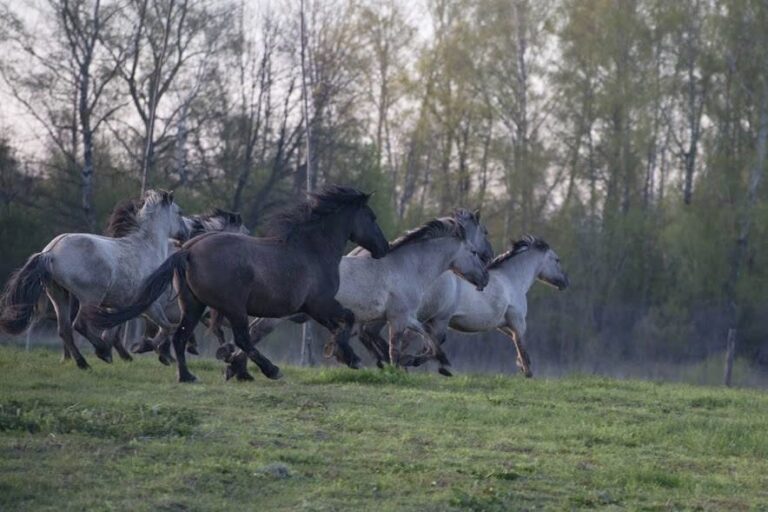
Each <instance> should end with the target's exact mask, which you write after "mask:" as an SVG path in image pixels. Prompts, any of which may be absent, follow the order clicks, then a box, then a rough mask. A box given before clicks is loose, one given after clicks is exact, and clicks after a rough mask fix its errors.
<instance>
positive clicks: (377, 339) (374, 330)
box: [357, 321, 389, 368]
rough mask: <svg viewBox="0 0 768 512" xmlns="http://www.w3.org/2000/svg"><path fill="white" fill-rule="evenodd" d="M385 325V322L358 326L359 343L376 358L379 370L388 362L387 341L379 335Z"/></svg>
mask: <svg viewBox="0 0 768 512" xmlns="http://www.w3.org/2000/svg"><path fill="white" fill-rule="evenodd" d="M386 324H387V323H386V321H384V322H382V321H374V322H368V323H366V324H363V325H361V326H360V331H359V332H358V335H357V336H358V338H359V339H360V343H362V344H363V346H364V347H365V348H366V349H368V352H370V353H371V355H372V356H373V357H375V358H376V366H377V367H379V368H384V365H385V364H386V363H388V362H389V350H388V349H387V341H386V340H385V339H384V338H382V337H381V336H380V335H379V332H381V328H382V327H384V326H385V325H386Z"/></svg>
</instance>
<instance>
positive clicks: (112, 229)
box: [102, 200, 250, 365]
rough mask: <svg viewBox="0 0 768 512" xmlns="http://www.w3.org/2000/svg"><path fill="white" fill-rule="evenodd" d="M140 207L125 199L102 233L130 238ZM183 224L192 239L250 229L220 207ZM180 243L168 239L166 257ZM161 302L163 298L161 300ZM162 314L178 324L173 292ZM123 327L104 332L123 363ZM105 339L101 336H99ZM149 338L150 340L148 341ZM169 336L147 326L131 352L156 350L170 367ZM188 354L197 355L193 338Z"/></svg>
mask: <svg viewBox="0 0 768 512" xmlns="http://www.w3.org/2000/svg"><path fill="white" fill-rule="evenodd" d="M139 208H140V202H139V201H136V200H127V201H123V202H122V203H119V204H118V205H117V206H116V207H115V208H114V209H113V211H112V214H111V215H110V217H109V221H108V223H107V228H106V230H105V233H104V234H105V235H106V236H111V237H113V238H122V237H124V236H127V235H129V234H130V233H131V232H132V230H133V229H134V228H135V226H136V223H137V221H136V213H137V212H138V210H139ZM182 219H183V221H184V224H185V225H186V226H187V229H188V238H194V237H196V236H198V235H201V234H203V233H207V232H209V231H223V232H228V233H242V234H244V235H247V234H250V230H249V229H248V228H247V227H245V226H244V225H243V219H242V216H241V215H240V214H239V213H237V212H230V211H227V210H223V209H221V208H215V209H213V210H211V211H210V212H207V213H203V214H196V215H191V216H182ZM180 242H183V240H182V241H179V240H175V239H170V240H169V241H168V254H173V253H174V252H176V251H177V250H178V249H179V248H180ZM160 300H163V299H160ZM164 300H165V303H164V306H163V307H164V311H165V315H166V317H167V318H168V320H169V321H170V322H172V323H173V324H178V323H179V322H180V321H181V311H180V310H179V308H178V305H177V302H176V300H175V295H174V294H173V293H172V291H169V293H167V294H166V296H165V299H164ZM124 328H125V326H124V325H122V326H119V327H117V328H116V329H114V330H112V331H110V332H109V333H105V334H106V335H107V336H108V337H109V340H110V342H111V344H112V346H113V347H114V348H115V349H116V350H117V352H118V354H119V355H120V357H121V358H122V359H124V360H131V356H130V354H129V353H128V351H127V350H126V349H125V347H124V346H123V343H122V334H123V330H124ZM102 338H104V335H102ZM148 338H151V339H148ZM169 345H170V340H169V333H168V332H167V331H165V330H161V329H160V327H159V326H158V325H157V324H154V323H151V321H150V323H148V324H147V325H146V328H145V336H143V337H142V339H141V340H140V341H139V342H138V343H135V344H134V345H133V347H132V348H131V351H132V352H134V353H144V352H150V351H153V350H157V351H158V353H159V359H160V362H161V363H163V364H166V365H167V364H170V363H171V361H172V360H173V358H172V357H170V351H169V348H170V347H169ZM187 352H189V353H190V354H197V353H198V352H197V342H196V340H195V338H194V336H193V337H192V338H191V340H190V344H189V345H188V347H187Z"/></svg>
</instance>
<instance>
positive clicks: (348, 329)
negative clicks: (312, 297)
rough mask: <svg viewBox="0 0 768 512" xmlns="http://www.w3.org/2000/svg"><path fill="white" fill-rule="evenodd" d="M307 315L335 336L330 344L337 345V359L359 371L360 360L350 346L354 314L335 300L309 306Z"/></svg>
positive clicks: (335, 352)
mask: <svg viewBox="0 0 768 512" xmlns="http://www.w3.org/2000/svg"><path fill="white" fill-rule="evenodd" d="M307 314H308V315H309V316H311V317H312V318H313V319H315V320H316V321H317V322H318V323H319V324H320V325H322V326H323V327H325V328H326V329H328V330H329V331H331V334H333V338H334V339H333V341H332V342H330V343H334V344H335V348H334V355H335V356H336V359H337V360H339V361H341V362H342V363H344V364H346V365H347V366H349V367H350V368H353V369H359V368H360V358H359V357H358V356H357V354H355V351H354V350H352V347H351V346H350V345H349V338H350V337H351V335H352V327H354V325H355V315H354V313H352V311H350V310H348V309H347V308H345V307H343V306H342V305H341V304H340V303H339V302H337V301H336V300H335V299H333V300H330V301H322V302H319V303H318V304H311V305H307Z"/></svg>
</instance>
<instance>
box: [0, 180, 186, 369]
mask: <svg viewBox="0 0 768 512" xmlns="http://www.w3.org/2000/svg"><path fill="white" fill-rule="evenodd" d="M136 220H137V224H136V226H135V228H134V230H133V231H132V232H131V233H130V234H129V235H127V236H125V237H123V238H110V237H105V236H100V235H92V234H85V233H66V234H63V235H59V236H57V237H56V238H54V239H53V240H52V241H51V242H50V243H49V244H48V245H47V246H46V247H45V248H44V249H43V250H42V251H41V252H39V253H37V254H34V255H32V256H31V257H30V258H29V259H28V260H27V263H26V264H25V265H24V267H22V268H21V269H20V270H19V271H17V272H15V273H14V274H13V275H12V276H11V278H10V280H9V282H8V284H7V286H6V290H5V293H4V294H3V296H2V298H0V304H2V312H0V329H2V330H4V331H6V332H8V333H11V334H19V333H21V332H23V331H24V330H26V329H27V328H28V327H29V324H30V322H31V320H32V317H33V315H34V311H35V305H36V304H37V302H38V300H39V299H40V296H41V295H42V293H43V291H45V293H46V294H47V295H48V298H49V299H50V301H51V302H52V303H53V307H54V309H55V311H56V317H57V323H58V329H59V336H61V338H62V340H63V341H64V345H65V347H66V349H67V351H68V352H69V354H70V355H71V356H72V357H73V358H74V359H75V362H76V363H77V366H78V367H79V368H82V369H86V368H88V363H87V362H86V360H85V358H84V357H83V355H82V354H81V353H80V351H79V350H78V349H77V346H76V345H75V342H74V338H73V331H72V328H73V327H74V329H75V330H76V331H77V332H79V333H80V334H82V335H83V336H85V337H86V338H87V339H88V341H90V342H91V343H92V344H93V346H94V348H95V350H96V355H97V356H98V357H99V358H100V359H102V360H104V361H106V362H111V361H112V348H111V345H110V344H109V343H108V342H105V341H104V340H102V339H101V338H100V337H99V332H98V331H96V330H94V329H92V328H91V327H90V325H89V323H88V322H87V321H85V318H84V317H85V312H86V310H88V309H89V308H93V307H96V306H99V305H102V304H103V305H105V306H111V307H115V306H120V305H122V304H126V303H129V302H130V301H131V300H133V298H134V296H135V295H136V292H137V290H138V289H139V287H140V285H141V283H142V281H143V280H144V278H145V277H146V276H148V275H150V274H151V273H152V272H153V271H154V270H155V269H156V268H157V267H158V266H159V265H160V264H161V263H162V262H163V261H164V260H165V259H166V258H167V257H168V239H169V238H182V239H185V238H187V232H188V229H187V226H186V224H185V223H184V221H183V219H182V216H181V210H180V209H179V207H178V205H176V204H175V203H174V202H173V193H172V192H165V191H155V190H150V191H147V193H146V194H145V196H144V199H143V204H142V206H141V209H140V210H139V211H138V213H137V215H136ZM72 295H74V297H75V298H76V299H77V300H78V301H79V303H80V310H79V311H78V314H77V316H76V317H75V318H74V325H73V322H72V319H71V316H70V305H71V301H70V296H72ZM150 309H151V315H152V318H153V320H154V321H155V322H156V323H157V324H158V325H161V326H162V327H166V328H170V327H171V326H172V324H171V323H170V322H169V321H168V319H167V318H166V316H165V313H164V311H163V307H162V305H161V304H152V305H151V308H150Z"/></svg>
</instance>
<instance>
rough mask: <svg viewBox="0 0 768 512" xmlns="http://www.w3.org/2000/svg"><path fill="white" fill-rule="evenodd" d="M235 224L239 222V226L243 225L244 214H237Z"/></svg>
mask: <svg viewBox="0 0 768 512" xmlns="http://www.w3.org/2000/svg"><path fill="white" fill-rule="evenodd" d="M235 224H237V225H238V226H242V224H243V216H242V215H240V214H239V213H236V214H235Z"/></svg>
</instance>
